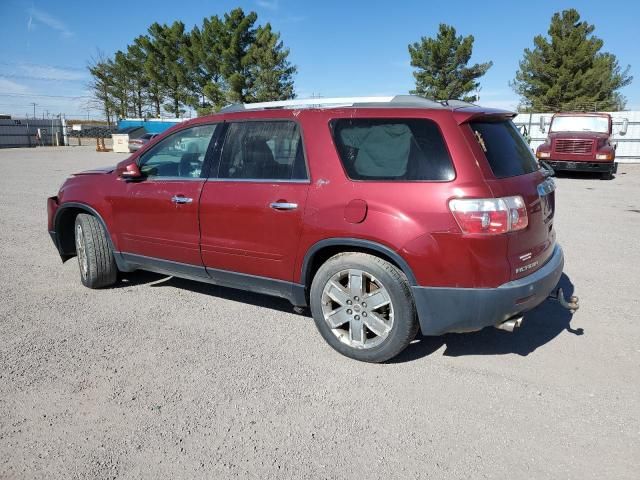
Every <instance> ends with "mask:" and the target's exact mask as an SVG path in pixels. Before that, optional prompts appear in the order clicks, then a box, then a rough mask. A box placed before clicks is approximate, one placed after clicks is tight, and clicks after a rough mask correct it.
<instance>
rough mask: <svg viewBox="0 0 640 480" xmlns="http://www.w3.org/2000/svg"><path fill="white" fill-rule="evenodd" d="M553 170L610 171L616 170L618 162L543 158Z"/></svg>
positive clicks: (614, 171)
mask: <svg viewBox="0 0 640 480" xmlns="http://www.w3.org/2000/svg"><path fill="white" fill-rule="evenodd" d="M545 162H546V163H548V164H549V165H550V166H551V168H553V169H554V170H566V171H572V172H605V173H606V172H611V173H616V172H617V171H618V162H581V161H580V162H570V161H565V160H545Z"/></svg>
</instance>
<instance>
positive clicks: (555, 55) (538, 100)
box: [512, 9, 633, 111]
mask: <svg viewBox="0 0 640 480" xmlns="http://www.w3.org/2000/svg"><path fill="white" fill-rule="evenodd" d="M594 29H595V27H594V26H593V25H590V24H589V23H587V22H584V21H580V14H579V13H578V11H577V10H575V9H570V10H564V11H563V12H562V13H556V14H554V15H553V17H552V18H551V25H550V26H549V31H548V33H549V38H546V37H544V36H542V35H538V36H536V37H535V38H534V39H533V43H534V47H533V49H528V48H527V49H525V51H524V58H523V59H522V60H521V61H520V68H519V70H518V71H517V72H516V78H515V80H514V82H513V83H512V87H513V89H514V90H515V91H516V93H518V94H519V95H520V96H521V98H522V101H521V105H520V108H521V109H522V110H525V111H560V110H622V109H623V108H624V106H625V99H624V97H623V96H622V95H621V94H620V93H619V92H618V90H619V89H620V88H622V87H624V86H626V85H629V83H631V80H632V79H633V77H631V76H630V75H629V67H627V68H626V69H624V70H622V69H621V68H620V65H619V64H618V60H617V59H616V57H615V55H613V54H611V53H604V52H600V50H601V49H602V46H603V41H602V40H601V39H599V38H598V37H596V36H594V35H593V31H594Z"/></svg>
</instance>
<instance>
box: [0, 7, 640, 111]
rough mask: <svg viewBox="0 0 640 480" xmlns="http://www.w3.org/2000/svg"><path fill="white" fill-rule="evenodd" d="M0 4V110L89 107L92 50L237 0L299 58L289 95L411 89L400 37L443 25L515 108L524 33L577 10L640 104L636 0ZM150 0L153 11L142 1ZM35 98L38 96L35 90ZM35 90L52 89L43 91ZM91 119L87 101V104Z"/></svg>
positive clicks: (485, 99) (526, 41)
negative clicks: (469, 48) (468, 42)
mask: <svg viewBox="0 0 640 480" xmlns="http://www.w3.org/2000/svg"><path fill="white" fill-rule="evenodd" d="M96 4H98V2H92V1H89V0H85V1H76V0H66V1H62V2H61V1H45V0H37V1H36V0H32V1H20V0H0V31H1V32H2V36H1V42H0V112H8V113H13V114H21V115H24V114H25V113H26V112H32V111H33V107H32V106H31V102H35V103H36V104H37V105H36V110H37V114H38V116H40V115H41V113H42V111H45V110H49V111H50V112H51V113H53V112H55V113H57V112H61V111H62V112H66V113H67V114H70V115H73V116H78V115H79V114H82V115H84V116H86V115H87V107H86V105H85V104H86V99H70V98H61V97H53V96H54V95H56V96H83V95H87V87H86V84H87V82H88V80H89V78H88V75H87V72H86V65H87V63H88V62H89V60H90V59H91V57H92V56H93V55H95V54H96V52H97V51H98V50H101V51H103V52H105V53H107V54H112V53H113V52H115V51H116V50H118V49H124V48H125V47H126V45H127V43H128V42H130V41H131V40H132V39H133V38H134V37H135V36H137V35H139V34H142V33H145V31H146V28H147V26H148V25H149V24H151V23H152V22H154V21H157V22H161V23H162V22H166V23H170V22H173V21H174V20H182V21H183V22H184V23H185V24H186V25H187V27H189V28H190V27H191V26H193V25H195V24H200V23H201V20H202V18H203V17H206V16H209V15H214V14H223V13H224V12H226V11H229V10H231V9H232V8H234V7H237V6H241V7H242V8H244V9H245V11H250V10H255V11H256V12H257V13H258V17H259V22H267V21H269V22H271V24H272V25H273V27H274V28H275V30H277V31H279V32H281V34H282V39H283V40H284V42H285V44H286V45H287V46H288V47H289V48H290V49H291V61H292V62H293V63H294V64H295V65H297V67H298V74H297V76H296V91H297V94H298V96H301V97H303V96H309V95H311V94H315V95H322V96H343V95H345V96H347V95H377V94H378V95H390V94H396V93H406V92H408V91H409V90H410V89H411V88H412V87H413V76H412V69H411V67H410V65H409V54H408V52H407V45H408V44H409V43H411V42H414V41H417V40H419V39H420V37H422V36H432V35H434V33H435V32H436V31H437V28H438V24H439V23H441V22H444V23H449V24H451V25H454V26H455V27H456V29H457V30H458V32H459V33H460V34H463V35H468V34H473V35H474V36H475V45H474V55H473V59H472V61H486V60H493V62H494V66H493V67H492V68H491V69H490V70H489V72H488V73H487V75H486V76H485V77H484V78H483V79H482V90H481V92H480V103H481V104H485V105H491V106H500V107H507V108H515V106H516V105H517V102H518V100H517V97H516V96H515V94H514V93H513V91H512V90H511V89H510V87H509V81H510V80H512V79H513V77H514V74H515V71H516V69H517V67H518V61H519V60H520V59H521V58H522V52H523V50H524V48H526V47H531V46H532V44H533V37H534V35H536V34H539V33H546V31H547V28H548V25H549V21H550V18H551V16H552V14H553V13H554V12H556V11H559V10H561V9H563V8H569V7H575V8H577V9H578V10H579V11H580V13H581V14H582V17H583V19H585V20H587V21H589V22H590V23H593V24H595V26H596V32H595V33H596V35H597V36H599V37H600V38H602V39H603V40H604V50H605V51H609V52H612V53H614V54H615V55H617V56H618V59H619V61H620V64H621V65H623V66H626V65H631V73H632V75H635V77H636V80H635V81H634V82H633V83H632V84H631V85H630V86H629V87H627V88H625V89H624V90H623V94H624V95H625V96H626V97H627V99H628V105H627V107H628V108H632V109H640V53H639V52H640V50H639V49H638V40H637V33H638V31H639V27H640V2H638V1H632V0H621V1H616V2H613V3H606V2H596V1H574V2H566V1H549V0H538V1H514V0H510V1H494V2H490V1H466V0H457V1H448V2H437V3H435V2H429V1H425V0H421V1H420V0H417V1H413V0H412V1H402V0H397V1H395V2H390V1H385V2H378V1H376V0H368V1H367V0H363V1H361V0H358V1H355V0H353V1H349V0H341V1H334V0H324V1H319V2H314V1H303V0H298V1H296V0H253V1H238V0H235V1H226V0H218V1H175V0H174V1H165V0H156V1H154V2H140V1H131V0H129V1H122V0H111V1H109V2H99V5H100V7H99V8H95V7H93V6H91V7H90V6H89V5H96ZM147 4H150V5H153V7H148V6H145V5H147ZM38 95H40V96H38ZM42 95H50V96H49V97H47V96H42ZM89 114H90V115H91V116H92V117H95V116H97V115H98V112H97V110H96V109H95V108H94V109H92V111H90V112H89Z"/></svg>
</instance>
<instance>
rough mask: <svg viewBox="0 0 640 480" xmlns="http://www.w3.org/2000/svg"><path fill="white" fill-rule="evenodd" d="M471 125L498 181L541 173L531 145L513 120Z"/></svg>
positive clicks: (472, 123) (473, 123)
mask: <svg viewBox="0 0 640 480" xmlns="http://www.w3.org/2000/svg"><path fill="white" fill-rule="evenodd" d="M470 125H471V128H472V129H473V134H474V136H475V137H476V140H477V141H478V143H479V144H480V147H481V148H482V150H483V151H484V154H485V156H486V157H487V160H488V161H489V165H490V166H491V171H492V172H493V174H494V175H495V176H496V177H497V178H506V177H515V176H518V175H524V174H526V173H531V172H535V171H536V170H537V169H538V162H537V161H536V159H535V157H534V156H533V153H532V152H531V149H530V148H529V145H528V144H527V142H526V141H525V139H524V138H523V137H522V135H521V134H520V132H519V131H518V129H517V128H516V126H515V125H514V124H513V122H512V121H511V120H509V121H506V122H504V121H502V122H471V123H470Z"/></svg>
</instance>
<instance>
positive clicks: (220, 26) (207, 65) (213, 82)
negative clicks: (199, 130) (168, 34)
mask: <svg viewBox="0 0 640 480" xmlns="http://www.w3.org/2000/svg"><path fill="white" fill-rule="evenodd" d="M225 34H226V32H225V26H224V23H223V21H222V20H221V19H220V17H218V16H212V17H210V18H205V19H204V20H203V22H202V28H201V29H200V28H198V27H194V28H193V30H191V33H190V37H191V48H190V49H189V51H188V52H187V65H188V66H189V69H190V72H191V75H192V83H193V88H194V91H195V93H196V94H197V97H198V98H197V101H196V102H195V104H194V105H193V107H194V108H196V110H197V111H198V113H199V114H206V113H211V112H212V111H214V110H218V109H220V108H221V107H223V106H224V105H225V103H226V102H225V88H226V86H225V82H224V78H223V74H222V62H223V50H224V43H225V41H224V39H225Z"/></svg>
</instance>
